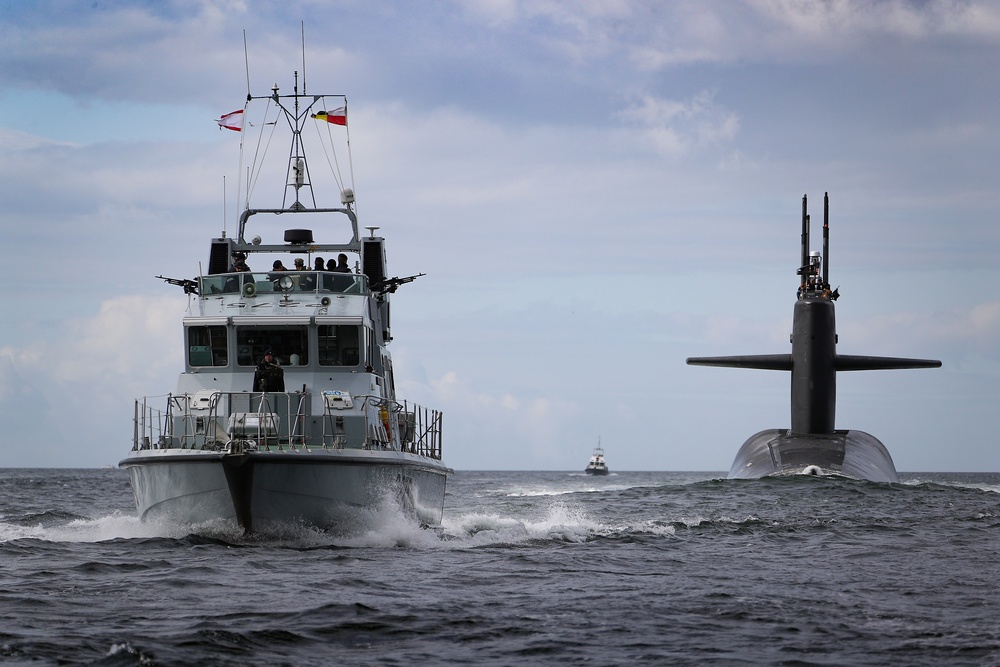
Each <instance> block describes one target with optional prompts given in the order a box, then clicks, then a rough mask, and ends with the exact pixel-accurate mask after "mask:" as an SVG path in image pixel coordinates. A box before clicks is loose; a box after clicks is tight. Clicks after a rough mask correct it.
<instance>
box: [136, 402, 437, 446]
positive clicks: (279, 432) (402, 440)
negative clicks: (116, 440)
mask: <svg viewBox="0 0 1000 667" xmlns="http://www.w3.org/2000/svg"><path fill="white" fill-rule="evenodd" d="M357 398H358V399H359V400H361V401H362V403H361V407H362V409H361V410H360V411H345V410H337V409H331V407H330V405H329V404H328V403H326V402H324V409H323V413H322V414H321V415H313V414H312V413H311V410H310V408H311V405H312V403H311V400H310V399H311V394H309V393H308V392H287V393H285V392H221V391H214V392H213V391H202V392H197V393H195V394H178V395H174V394H170V395H168V396H167V397H166V406H165V408H159V407H154V406H152V405H150V404H149V399H147V398H142V399H140V400H137V401H136V402H135V414H134V418H133V420H134V428H133V437H132V449H133V450H141V449H196V450H215V451H234V450H236V449H239V450H240V451H247V450H258V451H285V450H301V449H309V450H311V449H316V448H322V449H328V450H329V449H345V448H357V449H382V450H390V449H391V450H396V449H398V450H401V451H404V452H409V453H412V454H417V455H419V456H425V457H428V458H433V459H437V460H440V459H441V456H442V445H441V432H442V431H441V426H442V417H443V415H442V413H441V412H440V411H438V410H431V409H427V408H423V407H421V406H419V405H415V404H414V405H411V404H408V403H405V402H404V403H402V404H400V403H396V402H394V401H388V400H386V399H383V398H380V397H377V396H358V397H357Z"/></svg>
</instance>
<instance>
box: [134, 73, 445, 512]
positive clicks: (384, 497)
mask: <svg viewBox="0 0 1000 667" xmlns="http://www.w3.org/2000/svg"><path fill="white" fill-rule="evenodd" d="M346 105H347V100H346V98H345V97H344V96H342V95H314V94H312V93H310V94H309V95H308V96H307V95H306V94H305V83H304V82H303V84H302V92H301V93H300V92H299V80H298V74H297V73H296V76H295V87H294V92H293V93H292V94H280V93H279V90H278V87H277V85H275V87H274V88H273V89H272V90H271V91H270V94H268V95H265V96H261V97H255V96H252V95H248V96H247V106H246V107H245V109H244V110H243V111H242V112H234V113H232V114H227V115H226V116H224V117H223V120H220V121H219V125H220V128H221V127H225V128H228V129H234V130H238V131H241V132H242V133H243V137H241V138H242V139H243V141H241V142H240V145H241V151H242V147H243V146H244V145H246V146H248V147H249V148H250V149H251V154H252V151H257V150H259V148H258V147H259V145H260V144H258V143H257V141H256V140H250V139H249V137H248V136H247V135H248V134H249V133H250V132H251V130H255V131H258V132H263V134H264V137H265V140H269V139H270V137H271V135H272V134H273V133H275V132H277V131H279V130H281V129H282V128H284V129H285V130H286V131H287V133H288V136H289V139H290V142H291V148H290V150H289V151H288V152H287V153H284V154H282V152H281V151H275V153H278V154H279V158H278V159H279V162H280V163H284V166H279V167H278V170H276V171H275V170H273V169H272V170H271V171H267V170H262V169H261V165H260V164H258V163H257V160H256V158H255V160H254V167H253V169H256V170H259V171H255V172H253V173H251V174H248V175H247V181H246V182H247V191H248V194H247V198H246V205H245V209H244V210H243V212H242V214H241V216H240V219H239V229H238V232H237V234H236V236H235V237H232V236H227V235H226V233H225V231H223V233H222V235H221V237H219V238H213V239H212V240H211V244H210V254H209V260H208V264H207V273H205V274H201V275H198V276H197V277H196V278H194V279H190V280H188V279H173V278H165V280H167V281H168V282H170V283H172V284H175V285H179V286H181V287H183V288H184V291H185V293H187V294H188V298H189V302H188V313H187V316H186V317H184V318H183V321H182V325H183V331H184V343H183V344H184V370H183V372H182V373H181V374H180V378H179V380H178V383H177V389H176V391H175V392H174V393H172V394H169V395H168V396H167V397H166V400H163V401H162V402H160V401H161V400H162V399H156V401H155V405H154V403H153V401H151V400H150V399H147V398H143V399H140V400H137V401H136V403H135V427H134V430H133V445H132V450H131V451H130V452H129V454H128V455H127V456H126V457H125V459H123V460H122V461H121V462H120V463H119V466H120V467H122V468H124V469H126V470H128V472H129V476H130V479H131V483H132V488H133V491H134V493H135V501H136V505H137V507H138V511H139V514H140V516H141V518H142V519H143V520H149V519H166V520H170V521H177V522H185V523H188V524H198V523H203V522H219V521H221V522H222V523H223V524H226V523H231V524H235V525H237V526H239V527H242V528H243V529H244V530H246V531H250V530H257V529H263V528H264V527H265V526H267V525H272V524H287V523H295V524H303V525H308V526H316V527H320V528H323V529H332V530H336V531H343V532H351V531H352V530H355V529H364V528H365V527H366V521H369V520H370V518H371V516H372V514H373V512H376V511H379V510H380V509H381V508H383V507H386V506H387V505H392V506H396V507H400V508H402V510H403V511H404V512H406V513H407V514H409V515H412V516H414V517H415V518H416V519H417V520H419V521H420V522H422V523H424V524H439V523H440V522H441V516H442V513H443V508H444V494H445V483H446V480H447V478H448V475H449V474H451V472H452V471H451V469H449V468H448V467H447V466H446V465H445V464H444V463H443V462H442V460H441V422H442V415H441V413H440V412H438V411H436V410H429V409H426V408H422V407H420V406H417V405H413V404H410V403H407V402H405V401H403V400H402V399H400V398H399V397H398V396H397V395H396V384H395V378H394V376H393V367H392V359H391V356H390V353H389V350H388V345H389V342H390V341H391V340H392V336H391V334H390V325H389V299H390V295H391V294H394V293H395V292H396V289H397V288H398V287H399V286H400V285H402V284H405V283H408V282H410V281H412V280H413V279H414V278H417V277H418V276H409V277H404V278H398V277H390V274H389V273H388V272H387V269H386V253H385V243H384V239H383V238H382V237H380V236H376V234H375V232H376V230H377V229H378V227H367V228H366V229H368V230H369V234H368V236H366V237H363V238H362V236H361V235H360V234H359V232H358V219H357V215H356V212H355V207H354V193H353V189H352V188H347V187H343V180H342V179H340V178H339V174H336V173H334V174H333V177H334V178H332V179H330V183H331V184H332V185H328V186H327V189H326V191H324V192H323V193H322V194H325V195H326V197H322V196H321V192H320V187H319V186H318V185H315V184H316V183H319V182H320V179H319V178H318V171H319V170H317V172H311V171H310V170H309V164H308V163H307V162H306V150H305V144H304V136H305V134H304V132H303V129H304V128H306V127H308V128H309V135H310V136H314V135H315V136H316V137H318V141H319V142H322V143H323V144H324V148H323V150H322V155H325V156H326V160H325V161H324V162H326V163H327V165H329V167H330V170H331V171H334V163H335V162H336V160H334V161H333V162H331V160H330V156H331V155H333V156H336V145H338V142H339V145H340V146H343V145H344V143H345V142H344V135H343V134H338V133H346V130H347V128H346V122H347V117H346V109H347V106H346ZM257 106H259V107H261V108H262V110H261V114H262V115H259V116H258V115H254V116H253V124H251V122H250V116H251V108H254V107H257ZM333 109H336V111H327V110H333ZM241 118H247V120H246V122H245V123H244V122H243V121H242V120H241ZM234 119H235V120H234ZM224 122H225V124H224ZM313 126H315V127H313ZM337 126H343V127H337ZM327 142H329V143H330V144H331V145H330V146H326V145H325V144H326V143H327ZM347 146H348V150H349V142H347ZM348 157H349V153H348ZM341 159H342V158H341ZM286 160H287V162H286ZM241 164H247V163H246V162H243V161H242V160H241ZM337 169H339V163H338V164H337ZM281 171H284V172H285V178H284V183H281V182H280V181H279V182H278V184H277V187H276V188H273V189H272V193H273V194H274V195H276V199H277V200H278V201H279V202H280V206H274V207H265V208H255V207H251V206H250V197H249V191H250V189H251V187H253V186H256V187H257V189H258V190H262V189H264V188H263V187H261V186H260V185H259V184H258V183H257V176H258V175H260V174H261V173H263V175H264V176H265V177H266V176H267V175H268V174H269V173H270V174H272V175H278V174H280V172H281ZM351 173H353V168H352V169H351ZM279 178H280V176H279ZM282 193H283V194H282ZM334 197H336V198H337V200H339V201H337V202H336V204H334V206H332V207H331V206H329V205H326V206H323V205H320V204H317V200H320V201H323V200H324V199H333V198H334ZM337 204H339V205H337ZM251 224H252V225H253V233H252V234H251V233H250V232H249V231H248V229H249V227H250V226H251ZM313 229H316V230H317V238H320V237H322V240H319V241H317V240H314V238H313ZM321 257H322V258H325V259H324V260H323V261H324V262H325V261H326V259H329V260H332V262H331V263H329V264H327V263H324V264H323V265H322V266H320V265H319V263H318V261H319V259H320V258H321ZM338 257H339V258H340V261H339V262H338V261H337V260H338ZM292 258H300V259H296V261H295V262H294V266H296V267H297V268H294V269H291V270H287V269H285V268H284V263H285V262H287V263H288V265H289V266H293V262H292V261H290V260H291V259H292ZM338 264H339V265H338ZM248 265H254V266H255V269H256V270H250V268H249V267H248ZM265 267H267V268H268V269H269V270H266V271H261V270H259V269H262V268H265ZM279 267H281V268H279ZM200 272H201V269H200V268H199V273H200ZM419 275H423V274H419ZM158 277H160V278H162V276H158Z"/></svg>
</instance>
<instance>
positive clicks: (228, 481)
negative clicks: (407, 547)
mask: <svg viewBox="0 0 1000 667" xmlns="http://www.w3.org/2000/svg"><path fill="white" fill-rule="evenodd" d="M119 465H120V466H121V467H123V468H125V469H127V470H128V472H129V476H130V478H131V481H132V489H133V491H134V493H135V501H136V507H137V508H138V511H139V515H140V517H141V518H142V519H143V520H144V521H146V520H149V521H168V522H172V523H184V524H199V523H204V522H212V521H218V520H220V519H221V520H223V521H224V522H230V523H232V524H235V525H236V526H240V527H242V528H243V529H245V530H248V531H249V530H263V529H266V528H267V527H268V526H271V525H288V524H299V525H308V526H315V527H319V528H322V529H328V530H332V531H335V532H355V531H358V530H364V529H365V528H367V527H369V526H370V523H371V519H372V516H373V513H374V512H376V511H378V510H380V509H382V508H385V507H387V506H391V505H395V506H396V507H399V508H401V509H402V511H403V512H405V513H407V514H410V515H412V516H413V517H415V519H416V520H418V521H420V522H421V523H424V524H429V525H436V524H439V523H440V522H441V517H442V514H443V511H444V491H445V483H446V480H447V477H448V475H449V474H450V473H451V470H450V469H449V468H447V467H446V466H444V465H442V464H440V463H439V462H437V461H434V460H431V459H428V458H426V457H420V456H416V455H413V454H406V453H400V452H393V451H366V450H338V451H329V450H320V451H316V452H244V453H240V454H232V453H222V452H205V451H192V450H188V451H181V452H179V451H177V450H144V451H138V452H133V453H132V454H131V455H130V456H129V457H128V458H126V459H124V460H123V461H122V462H121V463H120V464H119Z"/></svg>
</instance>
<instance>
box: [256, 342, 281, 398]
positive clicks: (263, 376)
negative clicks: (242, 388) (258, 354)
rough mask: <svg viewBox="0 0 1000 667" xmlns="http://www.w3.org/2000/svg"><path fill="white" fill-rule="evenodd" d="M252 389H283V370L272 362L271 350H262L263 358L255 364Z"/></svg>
mask: <svg viewBox="0 0 1000 667" xmlns="http://www.w3.org/2000/svg"><path fill="white" fill-rule="evenodd" d="M253 390H254V391H275V392H277V391H285V371H283V370H281V366H279V365H278V364H276V363H274V356H273V355H272V354H271V350H267V351H266V352H264V358H263V359H262V360H261V362H260V363H259V364H257V370H256V371H255V372H254V374H253Z"/></svg>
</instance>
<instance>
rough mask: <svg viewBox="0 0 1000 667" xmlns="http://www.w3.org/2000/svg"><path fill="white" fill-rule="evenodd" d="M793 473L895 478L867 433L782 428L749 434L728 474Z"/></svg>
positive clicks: (743, 476)
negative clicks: (798, 431)
mask: <svg viewBox="0 0 1000 667" xmlns="http://www.w3.org/2000/svg"><path fill="white" fill-rule="evenodd" d="M794 474H805V475H842V476H844V477H851V478H854V479H863V480H868V481H871V482H898V481H899V475H898V474H897V473H896V466H895V465H893V462H892V457H891V456H890V455H889V451H888V450H887V449H886V448H885V445H883V444H882V443H881V442H879V440H878V438H876V437H875V436H873V435H871V434H870V433H865V432H864V431H834V432H833V433H828V434H797V433H791V432H789V431H788V430H785V429H768V430H766V431H761V432H760V433H757V434H756V435H753V436H751V437H750V439H749V440H747V441H746V442H745V443H743V446H742V447H740V451H739V452H738V453H737V454H736V459H735V460H734V461H733V466H732V468H731V469H730V470H729V476H728V477H729V479H760V478H761V477H769V476H772V475H794Z"/></svg>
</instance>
